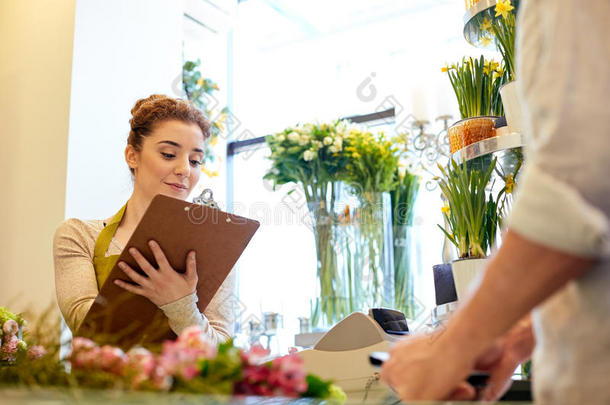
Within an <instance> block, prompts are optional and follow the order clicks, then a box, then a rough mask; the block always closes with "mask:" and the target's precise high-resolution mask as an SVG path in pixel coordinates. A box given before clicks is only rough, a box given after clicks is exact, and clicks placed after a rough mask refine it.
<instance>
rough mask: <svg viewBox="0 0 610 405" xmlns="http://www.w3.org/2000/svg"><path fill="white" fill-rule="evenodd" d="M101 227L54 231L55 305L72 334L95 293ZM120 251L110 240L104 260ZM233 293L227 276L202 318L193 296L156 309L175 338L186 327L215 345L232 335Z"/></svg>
mask: <svg viewBox="0 0 610 405" xmlns="http://www.w3.org/2000/svg"><path fill="white" fill-rule="evenodd" d="M104 226H105V224H104V221H101V220H93V221H82V220H79V219H74V218H73V219H68V220H66V221H64V222H62V223H61V224H60V225H59V227H58V228H57V230H56V231H55V237H54V240H53V259H54V264H55V289H56V293H57V302H58V303H59V308H60V310H61V312H62V314H63V316H64V319H65V320H66V323H67V324H68V326H69V327H70V329H71V330H72V332H76V331H77V330H78V328H79V327H80V325H81V323H82V322H83V320H84V319H85V315H86V314H87V311H89V308H90V307H91V305H92V304H93V301H94V300H95V297H97V295H98V292H99V290H98V287H97V280H96V277H95V269H94V267H93V251H94V246H95V241H96V240H97V237H98V236H99V234H100V232H101V230H102V229H103V228H104ZM122 250H123V247H122V246H121V245H120V244H119V242H117V241H116V240H115V239H112V242H111V243H110V246H109V247H108V250H107V252H106V256H110V255H118V254H120V253H121V251H122ZM234 291H235V279H234V275H233V273H230V274H229V277H227V279H226V280H225V281H224V283H223V284H222V285H221V286H220V288H219V289H218V291H217V292H216V295H215V296H214V298H213V299H212V301H211V302H210V304H209V305H208V306H207V308H206V309H205V311H204V313H203V314H201V313H200V312H199V309H198V308H197V295H196V294H195V293H193V294H191V295H187V296H186V297H184V298H181V299H179V300H177V301H174V302H171V303H169V304H166V305H163V306H161V307H160V309H161V310H162V311H163V313H164V314H165V315H166V316H167V318H168V320H169V326H170V328H171V329H172V330H173V331H174V332H175V333H176V334H180V332H182V330H184V329H185V328H186V327H188V326H191V325H199V326H200V327H201V328H202V329H203V331H204V333H205V334H206V335H207V337H208V338H209V340H210V341H211V342H212V343H214V344H217V343H220V342H223V341H225V340H227V339H229V338H230V337H231V335H232V334H233V319H232V314H233V302H234V298H235V294H234Z"/></svg>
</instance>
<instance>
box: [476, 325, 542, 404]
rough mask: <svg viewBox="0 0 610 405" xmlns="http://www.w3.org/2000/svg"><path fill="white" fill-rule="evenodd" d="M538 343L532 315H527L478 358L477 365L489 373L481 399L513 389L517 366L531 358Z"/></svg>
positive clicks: (492, 399) (497, 395) (491, 399)
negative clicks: (512, 382)
mask: <svg viewBox="0 0 610 405" xmlns="http://www.w3.org/2000/svg"><path fill="white" fill-rule="evenodd" d="M535 344H536V341H535V338H534V332H533V330H532V318H531V315H527V316H525V317H524V318H523V319H522V320H520V321H519V322H517V324H516V325H515V326H513V328H511V329H510V330H509V331H508V332H507V333H506V335H505V336H503V337H502V338H500V339H498V341H497V342H496V343H495V344H494V345H493V347H492V348H491V349H489V350H488V351H487V352H486V353H485V354H483V356H481V357H480V358H479V359H478V360H477V364H476V368H477V369H479V370H485V371H488V372H489V373H490V377H489V380H488V382H487V387H485V388H484V389H483V391H482V392H481V395H480V397H481V399H483V400H485V401H496V400H498V399H500V397H502V395H504V393H505V392H506V391H507V390H508V389H509V388H510V385H511V377H512V375H513V373H514V371H515V369H516V368H517V366H518V365H519V364H522V363H524V362H526V361H527V360H529V359H530V357H531V356H532V352H533V350H534V346H535Z"/></svg>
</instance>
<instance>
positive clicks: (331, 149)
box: [328, 145, 341, 153]
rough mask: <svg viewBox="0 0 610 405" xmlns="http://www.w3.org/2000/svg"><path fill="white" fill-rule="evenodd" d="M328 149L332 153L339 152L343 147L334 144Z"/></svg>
mask: <svg viewBox="0 0 610 405" xmlns="http://www.w3.org/2000/svg"><path fill="white" fill-rule="evenodd" d="M328 150H329V151H330V152H331V153H337V152H339V151H340V150H341V147H340V146H337V145H332V146H331V147H330V148H328Z"/></svg>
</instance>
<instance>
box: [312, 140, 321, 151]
mask: <svg viewBox="0 0 610 405" xmlns="http://www.w3.org/2000/svg"><path fill="white" fill-rule="evenodd" d="M311 144H312V145H313V146H314V147H315V148H316V149H317V150H319V149H321V148H322V146H323V145H322V142H320V141H311Z"/></svg>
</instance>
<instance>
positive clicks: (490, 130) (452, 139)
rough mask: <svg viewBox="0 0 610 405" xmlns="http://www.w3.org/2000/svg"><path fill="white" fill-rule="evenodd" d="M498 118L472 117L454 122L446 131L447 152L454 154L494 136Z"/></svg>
mask: <svg viewBox="0 0 610 405" xmlns="http://www.w3.org/2000/svg"><path fill="white" fill-rule="evenodd" d="M498 118H499V117H493V116H486V117H473V118H465V119H463V120H461V121H458V122H456V123H455V124H453V125H452V126H451V127H449V129H448V130H447V135H448V136H449V150H450V151H451V153H455V152H457V151H458V150H460V149H462V148H465V147H466V146H468V145H471V144H473V143H475V142H479V141H482V140H484V139H487V138H491V137H494V136H496V119H498Z"/></svg>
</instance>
